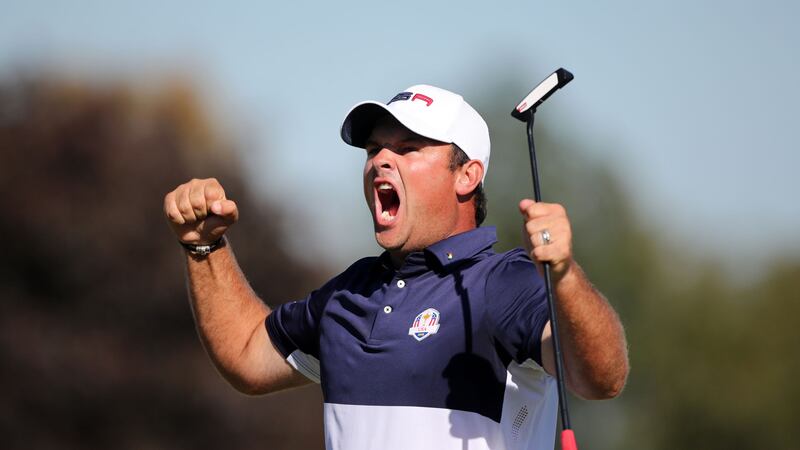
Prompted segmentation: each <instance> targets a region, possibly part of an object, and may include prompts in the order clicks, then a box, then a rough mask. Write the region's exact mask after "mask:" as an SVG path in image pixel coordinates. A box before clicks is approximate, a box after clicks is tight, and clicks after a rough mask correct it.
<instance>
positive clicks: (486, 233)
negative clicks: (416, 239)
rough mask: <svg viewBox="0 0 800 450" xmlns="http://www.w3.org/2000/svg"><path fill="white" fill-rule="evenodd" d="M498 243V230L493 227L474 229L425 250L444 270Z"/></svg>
mask: <svg viewBox="0 0 800 450" xmlns="http://www.w3.org/2000/svg"><path fill="white" fill-rule="evenodd" d="M496 242H497V230H496V229H495V227H493V226H489V227H479V228H473V229H472V230H469V231H465V232H464V233H460V234H456V235H454V236H450V237H449V238H447V239H443V240H441V241H439V242H437V243H435V244H433V245H431V246H430V247H428V248H426V249H425V253H426V254H428V256H432V257H433V258H434V259H435V260H436V261H438V262H439V265H441V266H442V267H443V268H446V267H447V266H450V265H453V264H458V263H460V262H461V261H464V260H467V259H471V258H472V257H474V256H475V255H477V254H478V253H481V252H483V251H484V250H486V249H489V248H491V247H492V245H494V244H495V243H496Z"/></svg>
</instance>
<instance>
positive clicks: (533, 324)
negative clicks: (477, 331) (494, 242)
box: [486, 250, 550, 366]
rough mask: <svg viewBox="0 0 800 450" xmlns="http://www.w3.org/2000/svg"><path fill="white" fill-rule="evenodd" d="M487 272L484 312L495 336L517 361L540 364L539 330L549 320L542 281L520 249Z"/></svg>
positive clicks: (540, 339)
mask: <svg viewBox="0 0 800 450" xmlns="http://www.w3.org/2000/svg"><path fill="white" fill-rule="evenodd" d="M509 256H510V257H509V258H507V259H505V260H504V261H502V262H501V263H500V264H498V265H497V267H495V269H494V270H493V271H492V272H491V273H490V274H489V275H488V277H487V280H486V299H487V301H488V302H489V312H488V314H487V316H488V318H489V321H490V323H491V326H492V330H493V333H494V337H495V339H496V340H497V341H498V342H499V343H500V345H501V346H502V347H503V349H505V351H507V352H508V354H509V355H511V357H512V358H513V359H514V360H515V361H516V362H517V363H519V364H522V363H523V362H525V360H527V359H532V360H534V361H535V362H536V363H537V364H539V365H540V366H541V365H542V331H543V330H544V326H545V325H546V324H547V322H548V320H550V315H549V311H548V306H547V295H546V292H545V287H544V280H543V279H542V277H541V276H540V275H539V273H538V272H537V271H536V266H535V265H534V264H533V261H531V260H530V259H529V258H527V256H525V255H524V253H523V252H522V251H521V250H520V251H517V252H513V253H512V254H511V255H509Z"/></svg>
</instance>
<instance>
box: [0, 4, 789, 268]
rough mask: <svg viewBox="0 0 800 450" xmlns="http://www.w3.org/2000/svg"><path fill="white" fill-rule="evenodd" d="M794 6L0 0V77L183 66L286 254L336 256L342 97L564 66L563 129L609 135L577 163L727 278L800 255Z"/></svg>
mask: <svg viewBox="0 0 800 450" xmlns="http://www.w3.org/2000/svg"><path fill="white" fill-rule="evenodd" d="M799 5H800V3H797V2H792V1H769V0H768V1H759V2H755V1H748V2H743V1H724V2H723V1H709V2H693V1H688V0H677V1H670V2H651V3H650V4H648V2H640V1H632V0H631V1H608V2H595V1H576V2H570V3H564V2H535V1H528V2H519V1H513V2H478V1H461V2H457V3H455V2H435V1H424V2H423V1H417V0H412V1H406V2H403V3H394V2H368V1H353V2H348V1H339V2H304V1H296V2H285V3H282V4H274V3H273V2H255V1H254V2H243V1H226V2H196V1H195V2H189V1H173V2H163V1H151V0H144V1H136V2H114V1H48V2H43V1H37V0H28V1H25V2H9V1H7V0H0V8H1V9H0V10H2V11H3V14H2V15H0V76H2V75H4V74H9V73H14V71H15V70H18V69H19V68H21V67H37V66H42V67H49V68H52V69H54V70H59V71H65V72H67V73H77V74H82V75H86V76H98V77H101V78H102V77H108V76H112V77H113V76H124V77H129V78H130V77H131V76H134V77H137V76H138V77H139V78H141V79H148V78H152V79H158V78H159V76H162V75H164V74H170V73H176V72H178V73H185V74H188V75H190V76H191V77H192V78H194V79H195V80H197V82H198V83H199V84H200V85H201V86H202V87H203V89H204V95H205V96H206V97H207V98H208V99H209V102H210V103H211V104H212V105H213V106H214V108H215V109H216V111H217V116H218V117H219V119H220V121H222V122H224V123H225V126H226V127H227V128H228V129H229V130H232V132H233V133H234V134H238V138H239V140H240V142H241V143H242V144H243V145H242V146H243V147H244V149H245V150H244V152H243V156H242V158H243V159H244V162H245V166H246V167H247V171H248V175H249V177H250V178H251V180H253V181H254V183H255V185H256V186H257V187H258V190H259V191H260V192H262V193H263V194H265V195H268V196H269V197H270V198H273V199H278V200H280V201H281V202H282V203H283V205H284V207H285V211H286V215H287V216H286V218H281V219H283V220H281V222H282V223H285V224H286V226H287V228H291V233H289V235H290V240H291V242H290V244H291V245H292V246H293V248H295V249H297V250H298V251H300V252H302V253H303V254H304V255H306V256H304V257H305V258H306V259H308V260H310V261H314V260H323V261H325V262H333V263H334V264H347V263H348V262H350V261H352V260H353V259H355V258H357V257H359V256H363V255H365V254H375V253H376V252H377V251H378V249H377V247H376V245H375V243H374V241H373V239H372V234H371V220H370V218H369V215H368V212H367V209H366V207H365V206H364V201H363V199H362V194H361V187H360V186H361V180H360V174H361V167H362V165H363V153H361V152H360V151H359V150H357V149H352V148H350V147H348V146H347V145H346V144H344V143H343V142H342V141H341V140H340V139H339V137H338V133H339V127H340V125H341V121H342V119H343V118H344V116H345V114H346V113H347V111H348V110H349V108H350V107H351V106H352V105H353V104H355V103H357V102H359V101H361V100H367V99H376V100H386V99H388V98H391V97H392V96H393V95H394V94H395V93H396V92H398V91H400V90H402V89H403V88H405V87H407V86H410V85H413V84H418V83H428V84H435V85H438V86H441V87H444V88H447V89H450V90H453V91H456V92H459V93H461V94H462V95H464V97H465V98H466V99H467V100H468V101H469V100H470V98H475V97H480V96H481V94H482V93H485V92H491V91H492V90H495V89H497V87H498V86H499V83H503V82H504V80H508V79H509V74H512V75H515V76H517V77H522V78H523V79H526V78H529V79H530V80H531V87H533V85H534V84H535V83H536V82H538V81H540V80H541V79H543V78H544V77H545V76H546V75H547V74H549V73H550V72H552V70H554V69H556V68H558V67H566V68H568V69H569V70H571V71H572V72H573V73H574V74H575V76H576V79H575V81H574V82H573V83H572V84H571V85H570V86H569V87H568V94H567V89H565V90H564V93H560V94H559V96H558V97H554V98H558V101H557V102H552V101H551V102H548V113H549V114H552V115H553V117H557V118H558V119H559V120H558V122H559V123H561V125H560V128H559V130H557V131H558V132H559V133H564V134H565V135H566V134H571V135H578V136H583V139H584V140H589V141H591V139H597V138H602V139H604V140H607V141H612V142H618V143H619V146H618V148H617V149H615V150H612V151H611V153H610V154H609V153H608V151H609V150H608V149H607V146H604V147H603V151H605V152H606V153H605V154H602V155H599V154H593V155H588V156H591V157H594V158H603V159H607V160H608V162H609V163H610V164H611V165H612V166H613V167H614V170H615V172H616V173H617V175H618V176H619V177H620V179H621V180H622V182H623V185H624V187H625V189H626V191H627V192H628V193H629V194H630V196H631V199H632V201H633V202H634V204H635V205H634V206H635V209H636V211H637V213H638V214H639V216H640V217H641V219H642V220H643V221H644V222H646V223H647V224H648V225H650V226H652V229H653V230H654V232H657V233H659V234H660V235H662V236H663V237H664V238H665V239H667V240H668V242H670V243H671V244H672V245H674V246H676V247H677V248H679V249H680V248H682V247H685V248H686V249H687V251H689V250H691V251H692V252H694V254H697V253H702V254H705V253H707V254H710V255H716V256H720V257H722V258H724V259H725V260H726V261H729V262H730V264H732V266H731V267H734V269H736V270H738V269H739V268H741V267H744V266H746V265H752V264H756V265H765V264H769V263H770V262H773V261H774V260H776V259H777V258H779V257H781V256H786V255H795V256H796V255H800V239H798V230H800V206H798V204H800V202H797V201H796V200H795V198H794V197H795V196H796V194H797V193H798V192H800V181H798V176H797V175H796V174H795V171H796V168H797V167H798V166H799V165H800V156H799V154H800V152H798V151H797V143H796V142H795V139H794V138H795V136H794V131H795V130H796V129H797V125H796V119H797V117H798V115H797V113H796V112H795V110H796V106H797V105H799V104H800V88H798V84H797V81H798V80H800V58H798V57H797V49H798V44H800V27H797V26H796V24H795V23H796V21H797V19H798V18H800V6H799ZM792 55H795V56H792ZM524 94H525V92H520V93H519V95H518V96H517V97H520V98H521V97H522V96H523V95H524ZM517 100H518V98H511V99H498V101H502V102H504V104H508V105H509V110H510V109H511V107H512V106H513V105H514V103H515V102H516V101H517ZM551 103H552V105H551ZM509 120H511V119H509ZM491 125H492V124H490V127H491ZM584 151H587V152H590V153H591V152H592V151H593V150H592V149H591V146H588V148H587V149H585V150H584ZM489 177H491V172H490V173H489ZM159 201H160V199H159ZM737 261H738V263H737Z"/></svg>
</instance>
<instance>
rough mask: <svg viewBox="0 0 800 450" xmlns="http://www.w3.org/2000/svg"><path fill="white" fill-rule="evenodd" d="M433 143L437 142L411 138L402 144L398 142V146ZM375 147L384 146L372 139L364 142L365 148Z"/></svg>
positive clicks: (417, 137) (421, 137) (418, 137)
mask: <svg viewBox="0 0 800 450" xmlns="http://www.w3.org/2000/svg"><path fill="white" fill-rule="evenodd" d="M433 142H435V141H434V140H432V139H428V138H426V137H424V136H411V137H409V138H406V139H403V140H401V141H400V142H398V143H397V146H402V145H403V144H431V143H433ZM375 145H382V144H380V143H379V142H377V141H374V140H372V139H367V140H366V142H364V147H365V148H366V147H369V146H375Z"/></svg>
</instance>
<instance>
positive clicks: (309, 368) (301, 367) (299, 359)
mask: <svg viewBox="0 0 800 450" xmlns="http://www.w3.org/2000/svg"><path fill="white" fill-rule="evenodd" d="M286 362H288V363H289V365H291V366H292V367H294V368H295V369H296V370H297V371H298V372H300V373H302V374H303V375H305V376H306V378H308V379H309V380H311V381H313V382H314V383H317V384H319V379H320V377H319V360H318V359H317V358H314V357H313V356H311V355H309V354H308V353H303V352H301V351H300V350H295V351H293V352H292V353H291V354H290V355H289V357H288V358H286Z"/></svg>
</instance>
